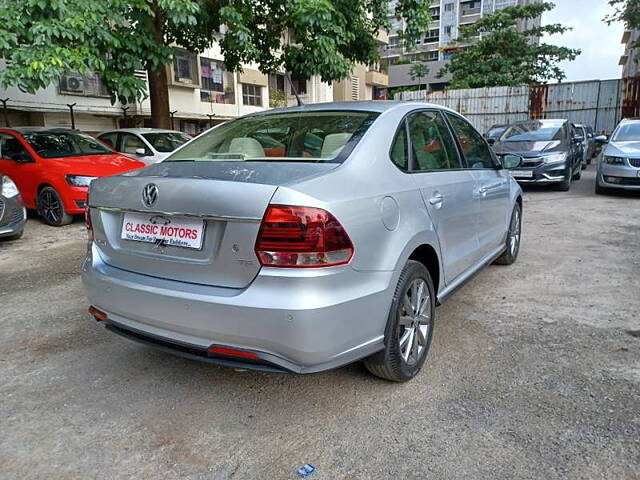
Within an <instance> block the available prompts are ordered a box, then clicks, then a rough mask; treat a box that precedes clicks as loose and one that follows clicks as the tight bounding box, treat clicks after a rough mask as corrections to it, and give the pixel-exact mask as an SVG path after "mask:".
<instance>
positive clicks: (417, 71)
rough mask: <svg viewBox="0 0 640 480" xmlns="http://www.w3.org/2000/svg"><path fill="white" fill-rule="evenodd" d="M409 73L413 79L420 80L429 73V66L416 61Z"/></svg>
mask: <svg viewBox="0 0 640 480" xmlns="http://www.w3.org/2000/svg"><path fill="white" fill-rule="evenodd" d="M409 75H410V76H411V79H412V80H415V79H416V78H417V79H418V80H420V79H422V78H424V77H426V76H427V75H429V67H427V64H426V63H414V64H413V65H412V66H411V68H410V69H409Z"/></svg>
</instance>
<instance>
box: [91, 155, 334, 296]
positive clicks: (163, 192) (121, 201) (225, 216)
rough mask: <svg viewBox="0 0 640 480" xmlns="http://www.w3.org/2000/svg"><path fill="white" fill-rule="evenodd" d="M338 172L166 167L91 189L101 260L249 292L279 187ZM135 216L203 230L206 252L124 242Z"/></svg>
mask: <svg viewBox="0 0 640 480" xmlns="http://www.w3.org/2000/svg"><path fill="white" fill-rule="evenodd" d="M267 167H270V168H267ZM301 167H304V168H301ZM334 167H335V165H322V164H306V165H268V164H263V163H255V164H253V165H249V164H247V163H246V162H216V163H214V162H202V163H198V162H165V163H160V164H157V165H153V166H151V167H148V168H146V169H143V170H140V171H135V172H130V173H127V174H125V175H121V176H117V177H109V178H103V179H99V180H96V181H94V182H93V183H92V185H91V191H90V196H89V204H90V206H91V217H92V222H93V229H94V237H95V240H94V241H95V244H96V247H97V248H98V251H99V253H100V256H101V257H102V259H103V260H104V261H105V262H106V263H107V264H109V265H111V266H114V267H117V268H121V269H124V270H128V271H131V272H136V273H141V274H145V275H151V276H155V277H161V278H166V279H172V280H177V281H182V282H190V283H197V284H204V285H212V286H222V287H229V288H244V287H246V286H247V285H249V284H250V283H251V281H252V280H253V279H254V278H255V276H256V275H257V273H258V272H259V270H260V263H259V261H258V259H257V257H256V255H255V252H254V245H255V241H256V237H257V234H258V231H259V228H260V222H261V220H262V217H263V215H264V212H265V210H266V208H267V206H268V204H269V201H270V200H271V198H272V197H273V194H274V193H275V191H276V190H277V188H278V185H279V184H282V183H284V182H285V180H286V181H288V182H294V181H299V180H300V179H302V178H306V177H308V176H310V175H316V174H320V173H322V172H324V171H327V170H329V169H331V168H334ZM151 184H153V185H155V187H156V189H157V190H156V191H157V198H156V199H155V202H154V203H153V204H152V205H151V206H148V205H147V204H145V202H144V200H143V191H144V189H145V187H147V186H148V185H151ZM132 216H136V217H138V216H139V217H145V216H146V217H147V218H149V219H151V218H153V219H154V220H155V221H156V222H157V223H158V224H160V225H163V224H166V225H169V226H171V225H185V224H188V225H191V226H193V225H199V224H201V225H202V228H203V230H204V232H203V237H202V245H201V247H200V248H187V247H184V246H173V245H167V244H166V242H156V243H150V242H144V241H136V240H130V239H126V238H122V232H123V228H124V226H125V219H126V218H129V219H130V218H131V217H132ZM167 222H168V223H167Z"/></svg>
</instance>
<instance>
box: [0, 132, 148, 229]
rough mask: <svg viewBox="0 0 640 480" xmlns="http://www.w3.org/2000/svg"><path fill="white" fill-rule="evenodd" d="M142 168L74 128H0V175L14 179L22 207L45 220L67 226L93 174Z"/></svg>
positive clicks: (81, 208)
mask: <svg viewBox="0 0 640 480" xmlns="http://www.w3.org/2000/svg"><path fill="white" fill-rule="evenodd" d="M141 167H144V163H141V162H137V161H135V160H132V159H130V158H128V157H125V156H123V155H120V154H119V153H116V152H114V151H112V150H110V149H109V148H107V147H106V146H104V145H103V144H102V143H100V142H99V141H97V140H96V139H95V138H93V137H90V136H89V135H85V134H83V133H80V132H78V131H77V130H71V129H68V128H45V127H20V128H0V175H7V176H9V177H10V178H11V179H12V180H13V181H14V182H15V183H16V185H17V186H18V190H19V191H20V194H21V195H22V198H23V200H24V203H25V205H26V207H27V208H31V209H37V211H38V214H39V215H40V216H41V217H42V219H43V220H44V221H45V223H47V224H49V225H54V226H61V225H66V224H68V223H71V221H72V220H73V217H72V215H73V214H80V213H84V211H85V208H86V202H87V190H88V187H89V184H90V183H91V181H92V180H94V179H95V178H97V177H104V176H107V175H115V174H118V173H123V172H128V171H130V170H134V169H136V168H141Z"/></svg>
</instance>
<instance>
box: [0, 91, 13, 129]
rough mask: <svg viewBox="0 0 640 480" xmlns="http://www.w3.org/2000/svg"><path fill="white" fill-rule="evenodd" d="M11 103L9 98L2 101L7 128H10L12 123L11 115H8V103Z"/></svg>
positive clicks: (0, 100)
mask: <svg viewBox="0 0 640 480" xmlns="http://www.w3.org/2000/svg"><path fill="white" fill-rule="evenodd" d="M8 101H9V97H7V98H5V99H0V102H2V113H3V114H4V126H5V127H10V126H11V122H9V114H8V113H7V102H8Z"/></svg>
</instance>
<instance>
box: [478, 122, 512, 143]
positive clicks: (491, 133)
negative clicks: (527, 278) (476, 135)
mask: <svg viewBox="0 0 640 480" xmlns="http://www.w3.org/2000/svg"><path fill="white" fill-rule="evenodd" d="M508 127H509V125H493V126H492V127H491V128H490V129H489V130H487V132H486V133H485V134H484V138H486V139H487V143H488V144H489V145H493V144H494V143H495V142H496V141H497V140H498V139H499V138H500V136H501V135H502V134H503V133H504V132H505V131H506V130H507V128H508Z"/></svg>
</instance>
